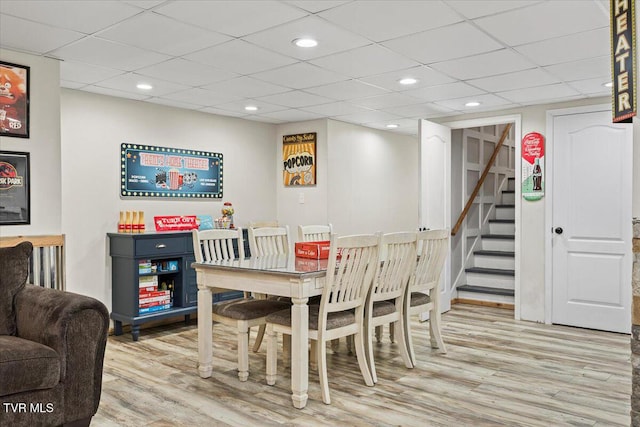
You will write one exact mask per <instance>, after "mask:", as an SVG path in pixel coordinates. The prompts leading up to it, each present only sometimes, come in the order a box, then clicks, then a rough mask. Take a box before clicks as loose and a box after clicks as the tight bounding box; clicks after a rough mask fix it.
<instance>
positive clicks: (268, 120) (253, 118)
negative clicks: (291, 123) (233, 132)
mask: <svg viewBox="0 0 640 427" xmlns="http://www.w3.org/2000/svg"><path fill="white" fill-rule="evenodd" d="M245 118H246V119H247V120H251V121H255V122H262V123H271V124H274V125H279V124H282V123H287V122H288V120H281V119H276V118H273V117H266V116H260V115H257V116H256V115H254V116H246V117H245Z"/></svg>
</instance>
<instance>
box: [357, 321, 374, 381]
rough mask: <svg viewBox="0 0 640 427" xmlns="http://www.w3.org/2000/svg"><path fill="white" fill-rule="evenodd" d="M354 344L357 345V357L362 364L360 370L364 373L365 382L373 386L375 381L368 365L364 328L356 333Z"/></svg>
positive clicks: (359, 363)
mask: <svg viewBox="0 0 640 427" xmlns="http://www.w3.org/2000/svg"><path fill="white" fill-rule="evenodd" d="M354 344H355V346H356V357H357V358H358V365H359V366H360V372H361V373H362V378H363V379H364V383H365V384H366V385H368V386H369V387H373V385H374V382H373V378H371V373H370V372H369V367H368V366H367V360H366V359H367V356H366V355H365V351H364V333H363V331H362V330H361V331H360V332H358V333H356V334H355V337H354Z"/></svg>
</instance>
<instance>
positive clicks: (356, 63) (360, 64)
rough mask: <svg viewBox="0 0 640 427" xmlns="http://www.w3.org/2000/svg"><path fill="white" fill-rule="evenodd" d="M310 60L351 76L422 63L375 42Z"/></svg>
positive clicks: (384, 71) (373, 73) (380, 72)
mask: <svg viewBox="0 0 640 427" xmlns="http://www.w3.org/2000/svg"><path fill="white" fill-rule="evenodd" d="M309 62H310V63H312V64H315V65H317V66H319V67H323V68H326V69H328V70H331V71H335V72H336V73H340V74H344V75H346V76H351V77H364V76H372V75H376V74H382V73H386V72H389V71H395V70H400V69H404V68H410V67H414V66H417V65H420V64H419V63H417V62H415V61H412V60H410V59H407V58H405V57H403V56H402V55H399V54H397V53H395V52H392V51H391V50H389V49H387V48H384V47H382V46H379V45H375V44H372V45H369V46H365V47H360V48H357V49H353V50H349V51H347V52H341V53H336V54H333V55H329V56H325V57H323V58H319V59H315V60H312V61H309Z"/></svg>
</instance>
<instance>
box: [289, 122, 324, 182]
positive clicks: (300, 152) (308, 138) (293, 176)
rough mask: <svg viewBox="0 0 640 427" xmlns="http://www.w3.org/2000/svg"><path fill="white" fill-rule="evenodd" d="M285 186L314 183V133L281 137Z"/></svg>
mask: <svg viewBox="0 0 640 427" xmlns="http://www.w3.org/2000/svg"><path fill="white" fill-rule="evenodd" d="M282 161H283V163H284V169H283V171H282V175H283V176H282V179H283V181H284V185H285V187H291V186H312V185H316V133H315V132H309V133H300V134H296V135H284V136H283V137H282Z"/></svg>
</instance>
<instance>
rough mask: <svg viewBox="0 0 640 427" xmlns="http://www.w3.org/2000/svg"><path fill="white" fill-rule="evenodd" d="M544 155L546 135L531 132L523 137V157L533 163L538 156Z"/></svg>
mask: <svg viewBox="0 0 640 427" xmlns="http://www.w3.org/2000/svg"><path fill="white" fill-rule="evenodd" d="M543 156H544V136H542V135H541V134H539V133H538V132H530V133H528V134H526V135H525V136H524V137H523V138H522V158H523V159H524V160H526V161H527V162H529V164H533V163H534V162H535V160H536V158H538V159H540V158H542V157H543Z"/></svg>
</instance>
